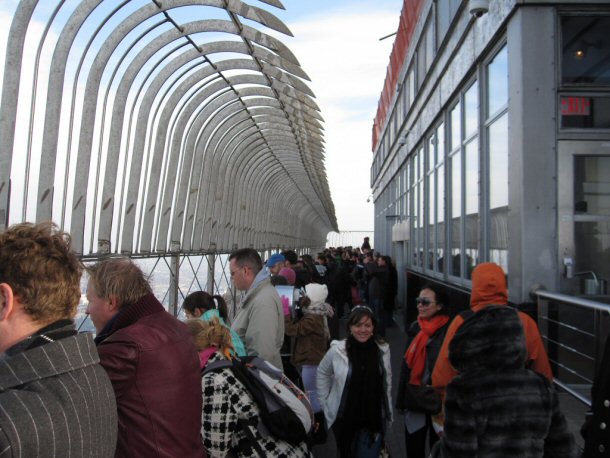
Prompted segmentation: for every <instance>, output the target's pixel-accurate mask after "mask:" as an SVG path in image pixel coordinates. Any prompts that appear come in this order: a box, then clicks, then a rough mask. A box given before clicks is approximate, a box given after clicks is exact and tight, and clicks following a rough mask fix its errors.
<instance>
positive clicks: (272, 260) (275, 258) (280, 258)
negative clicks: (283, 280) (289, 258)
mask: <svg viewBox="0 0 610 458" xmlns="http://www.w3.org/2000/svg"><path fill="white" fill-rule="evenodd" d="M285 260H286V258H284V255H283V254H281V253H275V254H272V255H271V256H270V257H269V259H267V264H266V265H267V267H273V266H274V265H276V264H277V263H278V262H284V261H285Z"/></svg>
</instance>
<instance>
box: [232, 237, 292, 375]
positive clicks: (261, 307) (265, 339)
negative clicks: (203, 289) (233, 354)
mask: <svg viewBox="0 0 610 458" xmlns="http://www.w3.org/2000/svg"><path fill="white" fill-rule="evenodd" d="M229 270H230V271H231V279H232V280H233V285H234V286H235V288H237V289H239V290H241V291H246V295H245V296H244V298H243V300H242V302H241V304H240V306H239V312H238V313H237V316H236V317H235V320H234V321H233V325H232V328H233V330H234V331H236V332H237V334H238V335H239V337H240V338H241V340H242V341H243V342H244V344H245V345H246V351H247V352H248V355H250V356H260V357H261V358H263V359H264V360H266V361H268V362H270V363H271V364H273V365H274V366H275V367H277V368H279V369H283V365H282V358H281V356H280V348H281V347H282V342H283V341H284V312H283V308H282V301H281V299H280V296H279V294H278V293H277V291H276V289H275V288H274V287H273V285H271V281H270V279H269V273H268V272H267V271H266V269H263V262H262V260H261V257H260V256H259V254H258V253H257V252H256V250H254V249H252V248H242V249H240V250H237V251H235V252H233V253H232V254H231V256H229Z"/></svg>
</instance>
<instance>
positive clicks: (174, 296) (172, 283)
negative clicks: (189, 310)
mask: <svg viewBox="0 0 610 458" xmlns="http://www.w3.org/2000/svg"><path fill="white" fill-rule="evenodd" d="M179 279H180V255H179V254H177V253H176V254H174V255H172V260H171V263H170V280H169V313H171V314H172V315H174V316H178V288H179V286H178V285H179V283H178V281H179Z"/></svg>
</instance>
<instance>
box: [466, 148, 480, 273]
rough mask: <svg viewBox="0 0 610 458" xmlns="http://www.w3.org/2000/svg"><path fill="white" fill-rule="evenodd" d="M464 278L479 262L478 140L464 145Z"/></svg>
mask: <svg viewBox="0 0 610 458" xmlns="http://www.w3.org/2000/svg"><path fill="white" fill-rule="evenodd" d="M465 165H466V183H465V185H466V202H465V203H466V250H465V251H466V272H465V274H466V278H470V275H471V273H472V269H473V268H474V266H475V265H476V264H477V263H478V262H479V141H478V139H475V140H473V141H471V142H470V143H468V145H467V146H466V164H465Z"/></svg>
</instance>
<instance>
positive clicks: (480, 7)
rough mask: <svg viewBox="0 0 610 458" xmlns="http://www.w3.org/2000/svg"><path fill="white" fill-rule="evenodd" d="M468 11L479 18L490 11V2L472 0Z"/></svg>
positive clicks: (487, 0) (486, 0)
mask: <svg viewBox="0 0 610 458" xmlns="http://www.w3.org/2000/svg"><path fill="white" fill-rule="evenodd" d="M468 11H469V12H470V14H472V15H473V16H474V17H476V18H479V17H481V16H483V15H484V14H485V13H487V12H488V11H489V0H470V3H469V4H468Z"/></svg>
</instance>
